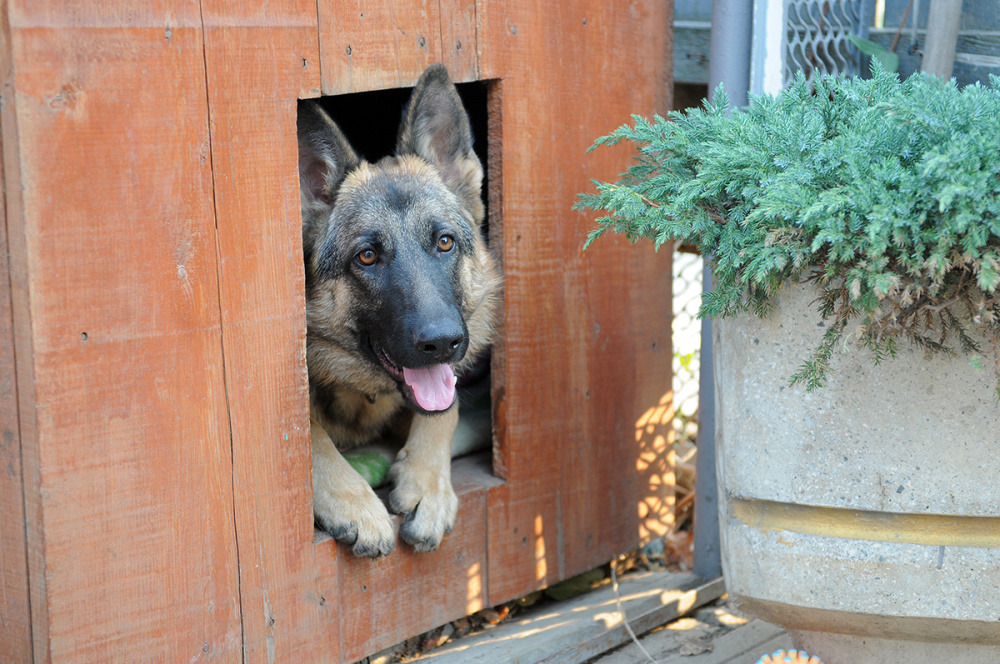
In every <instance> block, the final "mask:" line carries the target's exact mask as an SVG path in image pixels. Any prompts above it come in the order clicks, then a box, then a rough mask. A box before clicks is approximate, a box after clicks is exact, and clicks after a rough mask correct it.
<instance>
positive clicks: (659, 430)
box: [0, 0, 672, 662]
mask: <svg viewBox="0 0 1000 664" xmlns="http://www.w3.org/2000/svg"><path fill="white" fill-rule="evenodd" d="M362 12H364V14H365V16H364V17H363V18H362V16H361V14H362ZM669 13H670V9H669V6H668V5H667V4H664V3H659V2H654V1H653V0H634V1H632V2H629V3H627V5H621V6H618V5H616V6H614V7H610V6H607V3H600V2H598V1H597V0H572V1H570V0H560V2H558V3H555V4H551V5H546V6H545V7H544V8H540V7H538V6H537V5H536V4H532V3H525V2H522V1H520V0H509V1H498V0H410V1H404V0H392V1H391V2H383V3H377V4H376V5H374V6H373V5H371V3H364V2H361V0H355V1H353V2H349V3H319V5H317V4H316V3H312V2H310V1H309V0H272V1H271V2H265V1H264V0H258V1H255V2H250V3H247V2H237V0H202V1H201V3H200V5H199V4H196V5H190V4H185V3H175V2H172V1H171V0H158V1H157V2H155V3H145V4H141V3H140V4H138V5H137V4H135V3H131V4H130V3H126V2H123V1H122V2H117V3H116V2H113V1H111V0H106V1H103V2H98V3H91V4H90V5H87V6H86V7H84V6H82V5H74V6H72V7H67V6H66V5H65V4H64V3H60V2H56V1H55V0H50V1H48V2H44V3H37V2H32V3H28V2H24V1H23V0H18V1H17V2H14V3H13V4H8V3H5V2H4V1H3V0H0V14H2V18H3V20H8V19H9V23H10V27H9V35H7V34H6V33H3V34H4V35H5V38H4V39H3V40H0V46H2V49H0V50H3V54H2V55H0V58H7V60H8V63H9V66H5V67H3V76H4V77H6V78H5V80H4V81H3V82H4V84H5V85H6V87H5V91H4V97H5V101H6V102H7V103H6V104H5V105H4V107H3V109H2V110H0V113H2V118H3V126H2V136H0V138H2V140H0V143H2V150H3V155H4V159H3V164H2V166H3V181H4V186H5V191H6V200H5V216H6V231H7V234H6V238H4V235H3V234H2V233H0V242H3V241H4V240H5V241H6V242H7V245H8V246H7V248H6V250H5V248H4V246H3V245H2V244H0V252H2V253H3V255H7V253H8V252H9V256H10V261H9V265H4V264H2V263H0V372H2V374H3V375H0V398H3V403H2V404H0V425H2V427H3V431H7V430H10V431H13V432H14V435H15V438H18V437H19V443H18V445H17V446H12V445H9V444H8V443H7V440H6V438H5V439H4V440H3V441H0V464H8V463H13V462H15V461H17V462H18V463H19V464H20V468H15V470H16V471H17V472H16V473H15V474H11V473H10V472H9V471H8V472H7V474H6V475H3V474H2V472H3V470H4V468H3V467H0V478H2V479H0V509H3V515H2V517H0V518H4V519H6V518H8V517H7V515H8V514H14V515H15V519H19V518H20V517H19V516H17V515H18V514H23V518H24V521H25V524H26V528H25V529H23V531H22V530H17V531H16V532H18V533H20V532H24V533H25V537H24V538H22V539H20V540H18V536H13V537H9V536H7V535H6V531H7V530H8V529H7V528H6V526H5V528H4V532H5V534H4V536H3V541H2V543H0V573H2V575H3V576H2V577H0V584H2V585H0V588H2V589H3V592H4V595H3V597H2V598H0V616H2V618H3V626H2V630H3V631H2V632H0V635H2V637H3V639H4V640H3V645H2V646H0V659H4V658H7V656H8V653H15V656H14V661H21V660H24V659H26V657H24V655H25V653H28V652H29V650H30V653H31V656H32V657H33V658H34V661H36V662H48V661H53V660H54V661H119V659H120V656H121V653H123V652H128V653H129V655H130V661H147V660H148V661H199V659H213V660H218V661H236V660H240V659H245V660H246V661H248V662H270V661H279V662H280V661H301V662H312V661H317V662H318V661H345V662H351V661H355V660H357V659H359V658H361V657H364V656H365V655H367V654H370V653H371V652H373V651H376V650H379V649H382V648H384V647H387V646H389V645H392V644H393V643H395V642H397V641H399V640H402V639H404V638H407V637H408V636H411V635H414V634H416V633H419V632H420V631H422V630H425V629H429V628H431V627H434V626H436V625H439V624H441V623H443V622H445V621H447V620H450V619H453V618H456V617H459V616H461V615H463V614H465V613H468V612H471V611H474V610H476V609H478V608H481V607H483V606H488V605H490V604H494V603H497V602H499V601H502V600H505V599H509V598H512V597H515V596H517V595H519V594H523V593H526V592H528V591H530V590H533V589H535V588H537V587H541V586H543V585H547V584H551V583H554V582H556V581H558V580H561V579H562V578H564V577H566V576H569V575H571V574H573V573H575V572H578V571H582V570H584V569H586V568H588V567H592V566H594V565H597V564H601V563H603V562H606V561H607V560H609V559H610V558H611V557H612V556H613V555H614V554H615V553H618V552H620V551H624V550H626V549H628V548H631V547H632V546H633V545H634V544H635V543H636V542H637V541H638V540H639V539H640V538H642V537H644V536H650V535H652V534H659V530H658V529H660V528H662V527H663V526H664V524H665V523H667V522H668V521H669V506H670V500H671V491H670V483H671V481H672V477H671V475H670V470H671V469H670V465H669V460H668V459H666V460H665V457H664V455H663V453H662V452H663V450H665V449H666V445H667V442H668V435H667V433H666V427H667V425H668V423H669V409H670V395H669V385H670V375H669V365H670V343H669V325H670V320H669V296H670V284H669V276H668V275H669V256H667V255H666V254H661V255H659V256H657V255H653V254H652V253H651V252H650V251H648V249H646V248H641V247H630V246H628V245H627V243H625V242H623V241H621V240H620V239H616V238H608V239H605V240H602V241H601V242H600V243H599V244H598V245H597V246H595V248H593V249H591V250H590V251H588V252H586V253H582V252H581V251H580V247H581V245H582V242H583V239H584V237H585V235H586V233H587V231H588V230H589V229H590V228H591V226H592V220H591V218H590V217H589V216H588V215H583V214H579V213H575V212H573V211H571V209H570V207H571V206H572V203H573V202H574V200H575V197H576V193H577V192H580V191H583V190H586V189H589V187H590V184H589V178H591V177H595V178H611V177H614V176H615V175H616V174H617V173H618V172H619V171H621V170H622V169H623V168H624V167H625V166H626V165H627V162H628V153H627V152H626V151H624V150H618V151H614V150H607V151H603V152H602V153H598V154H595V155H591V156H585V155H584V154H583V152H584V150H585V148H586V147H587V146H588V145H589V144H590V143H591V142H592V141H593V139H594V138H595V137H596V136H598V135H600V134H602V133H606V132H607V131H609V130H610V129H612V128H614V127H615V126H617V125H619V124H621V123H622V122H624V121H626V120H627V119H628V114H629V113H631V112H640V113H649V112H652V111H655V110H663V109H664V108H666V106H667V100H666V93H665V85H666V81H667V72H668V71H669V69H668V65H669V62H668V53H669V51H670V49H669V19H670V16H669ZM4 25H5V24H2V23H0V29H4V28H3V26H4ZM421 38H423V43H421V41H420V39H421ZM459 42H461V44H462V47H461V48H458V43H459ZM347 45H351V46H352V49H351V55H350V57H348V56H347V54H346V46H347ZM438 60H443V61H444V62H445V63H446V64H447V65H448V66H449V68H450V69H451V73H452V77H453V79H455V80H456V81H464V80H472V79H476V78H479V79H498V80H499V83H497V84H496V85H494V86H493V87H492V88H491V89H490V92H489V97H490V99H489V105H490V118H489V131H488V136H487V137H486V138H487V141H488V145H489V152H490V159H489V170H490V174H489V176H490V177H489V181H490V183H491V190H490V192H489V197H490V219H489V224H490V233H491V243H492V246H493V247H494V249H496V250H497V251H499V252H500V253H502V256H500V257H501V259H502V261H503V263H504V264H505V269H506V296H505V297H506V304H505V317H504V320H503V321H501V337H500V339H499V341H498V344H497V347H496V350H495V353H494V374H493V381H494V400H495V404H494V411H495V415H496V417H495V428H496V437H497V440H496V446H495V447H496V449H495V454H494V463H493V473H494V474H495V475H496V476H497V477H500V478H503V481H501V480H498V479H496V478H494V477H491V476H490V475H489V473H487V472H485V471H484V470H483V469H482V468H481V466H478V465H476V462H471V461H460V462H457V463H456V468H455V480H456V489H457V490H458V492H459V494H460V495H461V498H462V507H461V511H460V513H459V520H458V523H457V525H456V528H455V530H454V532H452V533H451V534H450V535H449V536H448V538H447V539H446V540H445V543H444V544H443V545H442V547H441V549H440V550H439V551H437V552H436V553H433V554H425V555H415V554H412V553H411V552H409V551H407V550H406V549H405V545H404V544H402V543H400V548H399V549H397V552H396V553H394V554H393V555H392V556H390V557H389V558H387V559H385V560H382V561H375V562H373V561H368V560H357V559H354V558H353V557H351V556H350V555H349V553H347V551H346V549H344V548H343V547H339V546H337V545H335V544H334V543H333V542H332V541H331V540H329V539H322V538H321V539H320V540H319V541H316V540H315V539H314V532H313V529H312V516H311V505H310V499H311V487H310V484H311V482H310V465H309V464H310V460H309V444H308V433H307V431H308V427H307V422H308V399H307V386H306V368H305V360H304V335H305V327H304V325H305V321H304V295H303V271H302V264H301V260H302V259H301V239H300V221H301V220H300V218H299V210H298V207H299V203H298V178H297V161H296V141H295V109H296V104H297V101H296V100H297V99H299V98H305V97H313V96H317V95H318V94H319V93H320V90H321V89H322V90H323V91H325V92H326V93H327V94H332V93H341V92H348V91H359V90H369V89H376V88H382V87H391V86H409V85H412V84H413V83H414V82H415V81H416V79H417V77H418V76H419V74H420V73H421V72H422V71H423V69H424V68H425V67H426V65H427V64H430V63H431V62H434V61H438ZM8 283H9V288H8ZM8 295H9V298H8V297H6V296H8ZM4 307H7V310H6V311H7V313H5V309H4ZM5 321H6V322H5ZM84 335H86V336H84ZM15 369H16V373H15V371H14V370H15ZM15 375H16V382H14V383H11V382H10V380H11V379H10V378H9V376H15ZM4 376H7V377H8V378H7V382H4ZM13 393H16V399H17V400H16V402H14V400H13V398H7V395H11V394H13ZM15 403H16V410H15V409H14V404H15ZM18 473H19V476H18ZM22 496H23V504H20V505H19V504H18V500H19V499H21V497H22ZM4 524H6V521H4ZM19 552H20V553H19ZM19 555H20V556H21V558H20V559H18V556H19ZM18 570H21V572H22V573H21V574H19V573H18ZM29 600H30V621H31V630H30V634H29V633H28V631H27V620H28V611H29ZM8 634H13V635H14V636H12V637H11V639H10V640H8V639H7V638H6V637H7V635H8ZM29 638H30V640H31V641H30V643H29V641H28V639H29ZM4 648H6V649H7V650H4Z"/></svg>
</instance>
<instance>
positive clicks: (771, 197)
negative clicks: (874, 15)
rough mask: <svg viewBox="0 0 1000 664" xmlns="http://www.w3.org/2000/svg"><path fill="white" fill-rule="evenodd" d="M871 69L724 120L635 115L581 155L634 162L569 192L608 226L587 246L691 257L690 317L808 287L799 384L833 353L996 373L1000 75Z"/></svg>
mask: <svg viewBox="0 0 1000 664" xmlns="http://www.w3.org/2000/svg"><path fill="white" fill-rule="evenodd" d="M873 73H874V77H873V78H872V79H871V80H865V79H861V78H850V79H835V78H824V79H821V80H819V81H818V82H816V84H815V90H813V89H811V88H810V86H809V85H808V84H807V83H806V81H805V79H804V77H802V76H801V75H800V76H799V77H798V78H797V79H796V81H795V83H794V84H793V85H792V86H791V87H790V88H789V89H788V90H785V91H782V92H781V93H780V94H778V95H777V96H760V97H754V98H752V99H751V103H750V104H749V105H748V106H747V107H746V108H745V109H741V110H738V111H735V112H732V113H729V111H728V108H727V106H728V102H727V100H726V98H725V95H724V94H723V93H722V90H721V88H720V90H719V91H718V92H717V93H716V95H715V100H716V101H715V103H707V102H706V105H705V108H704V109H703V110H702V109H690V110H688V111H687V112H683V113H681V112H674V113H671V114H670V115H669V118H668V119H664V118H662V117H659V116H656V117H654V118H653V119H652V120H648V119H645V118H642V117H639V116H633V121H634V124H633V125H632V126H629V125H625V126H622V127H620V128H619V129H617V130H616V131H614V132H612V133H611V134H609V135H608V136H604V137H602V138H600V139H598V140H597V142H596V143H595V144H594V146H593V147H592V148H591V150H593V149H595V148H597V147H599V146H602V145H614V144H617V143H621V142H623V141H624V142H629V143H632V144H634V146H635V147H636V148H637V152H638V154H637V156H636V158H635V163H634V164H633V165H632V167H631V168H629V169H628V170H627V171H626V172H625V173H623V174H622V175H621V177H620V180H619V181H618V182H614V183H607V182H595V183H594V184H595V186H596V193H592V194H584V195H581V197H580V201H579V202H578V203H577V206H576V207H577V208H578V209H591V210H598V211H601V212H603V213H605V216H602V217H600V218H599V219H598V220H597V223H598V228H597V229H596V230H595V231H594V232H593V233H591V235H590V237H589V239H588V240H587V244H588V245H589V244H590V243H591V242H593V241H594V240H595V239H597V238H598V237H600V236H601V235H602V234H604V233H606V232H608V231H614V232H617V233H623V234H625V235H626V236H627V237H629V238H630V239H631V240H632V241H635V240H636V239H638V238H649V239H651V240H653V242H654V243H655V246H657V247H659V245H661V244H662V243H664V242H666V241H668V240H676V241H679V242H682V243H687V244H694V245H696V246H697V247H698V248H699V249H700V250H701V252H702V253H703V254H704V255H706V256H709V257H710V258H711V260H712V267H713V274H714V284H715V290H714V291H713V292H712V293H710V294H707V296H706V297H705V298H704V299H703V303H702V310H701V312H700V315H702V316H705V315H707V316H712V317H716V316H731V315H733V314H735V313H737V312H742V311H748V310H749V311H752V312H754V313H757V314H759V315H765V314H766V313H767V311H768V310H769V308H770V307H771V306H772V300H773V296H774V294H775V293H776V292H777V290H778V288H779V287H780V286H781V285H782V284H784V283H786V282H789V281H791V282H797V281H801V280H804V279H810V280H813V281H815V282H816V283H817V284H818V285H819V286H820V288H821V289H822V291H821V292H822V297H821V298H820V299H819V301H818V308H819V312H820V314H821V315H822V316H823V318H825V319H832V320H831V324H830V325H829V326H828V332H827V334H826V336H825V337H824V338H823V341H822V343H821V345H820V347H819V348H818V349H817V350H816V352H815V354H814V355H813V357H812V358H811V359H810V360H809V361H808V362H806V363H805V364H804V365H803V367H802V369H801V371H800V372H799V374H797V375H796V377H795V379H794V380H795V381H796V382H802V383H803V384H805V385H807V386H808V387H810V388H813V387H817V386H820V385H822V384H823V382H824V379H825V377H826V374H827V371H828V367H829V359H830V356H831V354H832V352H833V351H834V349H835V348H837V347H839V344H841V343H842V342H843V341H845V340H854V341H857V342H859V343H860V344H861V345H862V346H864V347H867V348H869V349H870V350H871V351H873V352H874V354H875V359H876V361H881V360H882V359H883V358H886V357H891V356H892V355H894V354H895V352H896V348H897V342H898V340H899V339H900V338H906V339H908V340H909V341H910V342H912V343H915V344H917V345H919V346H920V347H922V348H924V349H925V350H926V351H927V352H928V353H936V352H947V353H955V352H964V353H968V354H970V355H971V356H973V357H976V358H978V357H979V356H980V355H982V354H983V353H987V354H992V355H993V357H994V360H995V364H996V370H997V374H998V378H1000V359H998V357H997V346H998V345H1000V344H998V341H1000V290H998V287H1000V78H997V77H991V86H990V87H986V86H982V85H978V84H977V85H973V86H967V87H965V88H964V89H961V90H959V89H958V88H957V87H956V85H955V83H954V82H953V81H952V82H944V81H941V80H940V79H937V78H935V77H933V76H927V75H922V74H917V75H914V76H911V77H910V78H908V79H906V80H905V81H902V82H901V81H899V80H898V78H897V77H896V76H895V74H892V73H889V72H886V71H885V70H884V69H882V68H881V67H878V66H876V67H874V68H873ZM845 336H846V337H847V339H845ZM977 340H985V342H986V343H982V341H977ZM983 346H986V347H983ZM998 395H1000V383H998Z"/></svg>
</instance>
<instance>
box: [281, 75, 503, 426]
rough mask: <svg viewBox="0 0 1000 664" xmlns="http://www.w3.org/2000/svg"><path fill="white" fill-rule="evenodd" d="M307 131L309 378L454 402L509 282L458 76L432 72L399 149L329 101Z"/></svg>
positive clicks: (426, 406) (302, 118)
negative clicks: (363, 151) (386, 147)
mask: <svg viewBox="0 0 1000 664" xmlns="http://www.w3.org/2000/svg"><path fill="white" fill-rule="evenodd" d="M298 128H299V178H300V183H301V195H302V218H303V245H304V247H303V248H304V251H305V259H306V286H307V312H308V327H309V343H308V355H309V357H308V359H309V371H310V379H311V380H313V381H314V382H318V383H320V384H330V385H338V386H341V387H348V388H352V389H355V390H356V391H358V392H361V393H363V394H366V395H368V396H369V397H374V396H376V395H377V394H380V393H385V392H388V391H392V390H397V389H398V390H399V391H400V392H401V393H402V394H403V396H404V398H405V399H406V400H407V402H408V403H409V404H410V405H411V406H412V407H413V408H415V409H416V410H418V411H424V412H434V411H442V410H446V409H448V408H450V407H451V405H452V404H453V403H454V401H455V370H456V365H460V364H461V363H462V361H463V360H464V359H466V358H468V359H469V360H472V359H473V358H474V356H475V354H477V353H479V352H480V351H481V350H482V349H483V348H484V347H485V345H486V344H488V343H489V338H488V337H489V334H488V330H489V329H490V328H491V327H492V317H493V313H494V308H495V306H496V302H495V300H496V295H495V293H496V291H497V290H498V289H497V284H496V277H495V274H496V270H495V267H494V266H493V262H492V259H491V258H490V256H489V253H488V251H487V250H486V248H485V245H484V242H483V239H482V236H481V234H480V224H481V222H482V220H483V215H484V210H483V203H482V199H481V188H482V178H483V169H482V166H481V164H480V162H479V159H478V158H477V157H476V155H475V152H473V149H472V134H471V130H470V127H469V119H468V116H467V114H466V112H465V109H464V107H463V106H462V102H461V99H460V98H459V96H458V93H457V91H456V90H455V86H454V85H453V84H452V83H451V81H450V80H449V78H448V74H447V72H446V70H445V68H444V67H443V66H441V65H434V66H432V67H430V68H428V70H427V71H425V72H424V74H423V76H421V78H420V81H419V82H418V83H417V86H416V88H415V89H414V91H413V94H412V96H411V97H410V101H409V103H408V106H407V108H406V111H405V115H404V117H403V121H402V123H401V125H400V127H399V132H398V137H397V144H396V154H395V155H394V156H392V157H386V158H384V159H382V160H381V161H379V162H378V163H375V164H371V163H368V162H366V161H364V160H363V159H361V158H360V157H359V156H358V155H357V153H356V152H355V151H354V149H353V148H352V147H351V145H350V144H349V143H348V141H347V139H346V138H345V136H344V135H343V133H342V132H341V130H340V129H339V128H338V127H337V125H336V124H335V123H334V122H333V120H331V119H330V117H329V116H328V115H327V114H326V113H325V112H324V111H323V110H322V109H321V108H320V107H319V106H318V105H316V104H312V103H310V104H303V105H302V106H301V107H300V110H299V118H298Z"/></svg>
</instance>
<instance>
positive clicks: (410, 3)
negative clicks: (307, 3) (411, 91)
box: [318, 0, 441, 95]
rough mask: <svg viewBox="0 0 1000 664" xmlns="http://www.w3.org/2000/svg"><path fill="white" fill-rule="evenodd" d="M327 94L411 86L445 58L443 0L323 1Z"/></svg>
mask: <svg viewBox="0 0 1000 664" xmlns="http://www.w3.org/2000/svg"><path fill="white" fill-rule="evenodd" d="M318 7H319V38H320V53H321V55H322V58H323V69H322V77H323V94H326V95H335V94H343V93H345V92H361V91H364V90H378V89H383V88H402V87H411V86H413V85H414V84H415V83H416V82H417V78H419V76H420V74H421V73H422V72H423V71H424V69H426V68H427V66H428V65H430V64H432V63H434V62H440V61H441V20H440V13H439V10H440V7H439V1H438V0H382V1H381V2H378V3H372V2H366V1H365V0H346V1H344V2H337V3H332V2H330V3H327V2H321V3H318Z"/></svg>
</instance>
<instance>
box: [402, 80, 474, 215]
mask: <svg viewBox="0 0 1000 664" xmlns="http://www.w3.org/2000/svg"><path fill="white" fill-rule="evenodd" d="M396 154H397V155H400V156H401V155H404V154H415V155H417V156H419V157H423V158H424V159H426V160H427V161H429V162H430V163H431V164H433V165H434V166H436V167H437V169H438V170H439V171H440V173H441V177H442V178H443V179H444V182H445V184H446V185H447V186H448V188H449V189H451V190H452V192H454V193H455V195H457V196H458V197H459V199H460V200H461V201H462V203H463V204H464V205H465V206H466V207H467V208H469V210H470V211H471V212H472V214H473V216H474V217H475V219H476V221H481V220H482V218H483V214H484V211H483V203H482V197H481V190H482V184H483V167H482V164H480V163H479V158H478V157H476V153H475V152H474V151H473V150H472V128H471V127H470V125H469V116H468V114H467V113H466V112H465V107H464V106H463V105H462V99H461V98H460V97H459V96H458V91H457V90H456V89H455V85H454V84H453V83H452V82H451V79H450V78H448V70H447V69H445V67H444V65H442V64H434V65H431V66H430V67H428V68H427V70H426V71H424V73H423V74H422V75H421V76H420V80H419V81H417V87H416V88H414V89H413V94H412V95H410V102H409V104H407V107H406V112H405V114H404V116H403V121H402V123H401V124H400V126H399V136H398V138H397V141H396Z"/></svg>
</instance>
